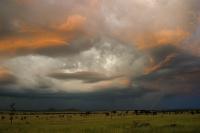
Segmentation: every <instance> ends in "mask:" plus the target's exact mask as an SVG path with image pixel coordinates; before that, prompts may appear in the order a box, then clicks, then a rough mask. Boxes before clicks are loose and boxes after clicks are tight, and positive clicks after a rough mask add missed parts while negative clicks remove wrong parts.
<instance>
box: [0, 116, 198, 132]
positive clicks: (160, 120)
mask: <svg viewBox="0 0 200 133" xmlns="http://www.w3.org/2000/svg"><path fill="white" fill-rule="evenodd" d="M1 116H2V115H0V133H200V115H197V114H196V115H191V114H181V115H175V114H173V115H167V114H166V115H164V114H159V115H155V116H153V115H132V114H128V115H126V116H117V115H115V116H113V117H112V118H111V116H105V115H104V114H92V115H89V116H80V115H78V114H77V115H65V116H64V118H63V117H59V115H56V114H55V115H54V114H51V115H15V117H16V116H17V119H16V118H15V119H14V120H13V124H12V125H11V124H10V120H9V115H5V114H4V115H3V116H5V119H4V120H1ZM22 116H26V119H25V120H21V117H22ZM36 116H39V117H36Z"/></svg>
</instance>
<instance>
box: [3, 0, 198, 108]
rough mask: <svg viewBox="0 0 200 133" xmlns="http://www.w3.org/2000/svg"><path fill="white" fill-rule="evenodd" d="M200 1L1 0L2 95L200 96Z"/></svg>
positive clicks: (133, 99)
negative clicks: (199, 80)
mask: <svg viewBox="0 0 200 133" xmlns="http://www.w3.org/2000/svg"><path fill="white" fill-rule="evenodd" d="M198 3H199V1H198V0H190V1H188V0H182V1H180V0H168V1H164V0H124V1H121V0H109V1H106V0H69V1H65V0H60V1H56V0H42V1H41V0H1V2H0V10H1V12H0V89H1V90H0V95H1V96H2V97H5V96H12V97H15V96H19V97H20V98H23V97H25V96H29V97H31V96H34V97H38V98H39V97H40V98H41V97H46V96H47V97H48V98H47V99H51V97H53V96H54V95H57V96H58V97H59V96H60V97H65V98H67V99H68V98H69V97H70V98H69V99H74V100H76V99H79V100H78V101H79V102H75V103H76V104H77V106H78V105H80V104H78V103H83V101H84V99H85V97H86V96H88V97H91V98H89V99H90V100H92V99H95V100H94V102H95V101H96V103H93V104H95V105H96V106H97V105H98V103H101V104H103V103H106V102H108V101H109V100H110V98H113V99H114V100H115V101H116V103H118V104H120V106H121V107H124V106H126V107H128V105H130V107H134V106H135V107H138V106H137V105H139V103H144V104H143V105H144V107H145V105H147V106H149V104H150V103H149V102H148V101H151V102H152V101H153V102H155V103H159V102H162V101H163V103H164V101H165V100H162V99H169V101H170V99H173V98H171V97H175V98H176V97H182V96H188V97H190V98H191V97H192V96H193V95H195V96H199V95H200V92H199V87H200V84H199V82H198V79H199V78H200V73H199V72H200V69H199V68H200V53H199V43H200V40H199V37H198V36H199V31H200V30H199V29H200V28H199V27H200V10H199V9H200V7H199V6H198V5H199V4H198ZM63 94H64V95H65V96H63ZM77 95H78V96H77ZM126 96H127V97H126ZM155 96H156V97H158V99H155V98H154V97H155ZM94 97H95V98H94ZM101 97H103V99H104V100H102V101H101V100H100V99H102V98H101ZM80 99H82V100H80ZM106 99H107V100H106ZM90 100H88V99H87V100H86V101H87V102H90ZM50 101H51V100H50ZM123 101H124V102H123ZM125 102H126V103H125ZM165 102H166V101H165ZM72 103H73V102H72ZM131 103H132V104H131ZM166 103H167V102H166ZM68 104H70V103H68ZM123 104H124V106H123ZM70 105H72V104H70ZM3 106H4V105H3V104H2V107H3ZM91 106H92V104H91ZM160 106H161V104H160ZM166 106H168V104H166ZM199 106H200V105H199Z"/></svg>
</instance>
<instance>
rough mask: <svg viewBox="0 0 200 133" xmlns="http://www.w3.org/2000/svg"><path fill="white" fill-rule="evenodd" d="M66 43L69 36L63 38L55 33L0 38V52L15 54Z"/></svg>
mask: <svg viewBox="0 0 200 133" xmlns="http://www.w3.org/2000/svg"><path fill="white" fill-rule="evenodd" d="M68 39H69V38H68ZM66 44H67V38H62V37H60V36H57V35H53V34H52V35H43V36H40V35H37V36H31V37H7V38H5V39H1V40H0V53H2V54H15V53H16V52H18V51H19V52H20V51H22V50H28V51H31V50H32V51H34V50H36V49H40V48H46V47H54V46H61V45H66Z"/></svg>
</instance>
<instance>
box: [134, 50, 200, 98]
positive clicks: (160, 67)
mask: <svg viewBox="0 0 200 133" xmlns="http://www.w3.org/2000/svg"><path fill="white" fill-rule="evenodd" d="M170 49H171V50H169V49H167V48H166V47H164V48H163V49H162V48H159V49H158V50H156V52H155V51H154V54H155V55H156V56H155V58H156V57H157V58H156V59H155V60H156V61H159V62H161V63H158V62H157V63H156V64H157V66H156V65H155V66H153V67H154V68H156V69H152V70H153V71H149V73H147V74H146V75H144V76H140V77H138V79H136V80H137V81H138V83H139V85H140V86H141V87H147V88H149V89H152V90H158V91H161V92H163V93H164V95H168V94H174V95H181V94H182V93H183V94H186V93H188V94H195V93H197V94H199V93H200V91H199V78H200V58H199V57H198V56H194V55H191V54H188V53H185V51H182V50H180V49H179V50H178V49H176V48H172V47H170ZM166 53H168V54H169V55H170V54H171V53H175V56H173V58H170V60H168V61H167V62H165V59H163V58H164V57H166ZM163 55H165V56H163ZM162 57H163V58H162ZM162 60H163V62H165V63H162Z"/></svg>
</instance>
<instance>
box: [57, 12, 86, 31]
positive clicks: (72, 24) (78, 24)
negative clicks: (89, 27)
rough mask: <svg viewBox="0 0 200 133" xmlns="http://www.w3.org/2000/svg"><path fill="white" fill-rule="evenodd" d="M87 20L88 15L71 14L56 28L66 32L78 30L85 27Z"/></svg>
mask: <svg viewBox="0 0 200 133" xmlns="http://www.w3.org/2000/svg"><path fill="white" fill-rule="evenodd" d="M85 22H86V17H83V16H81V15H72V16H69V17H68V18H67V19H66V20H65V22H63V23H61V24H60V25H59V26H58V27H56V28H57V29H58V30H61V31H65V32H71V31H77V30H80V29H82V28H83V26H84V24H85Z"/></svg>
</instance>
